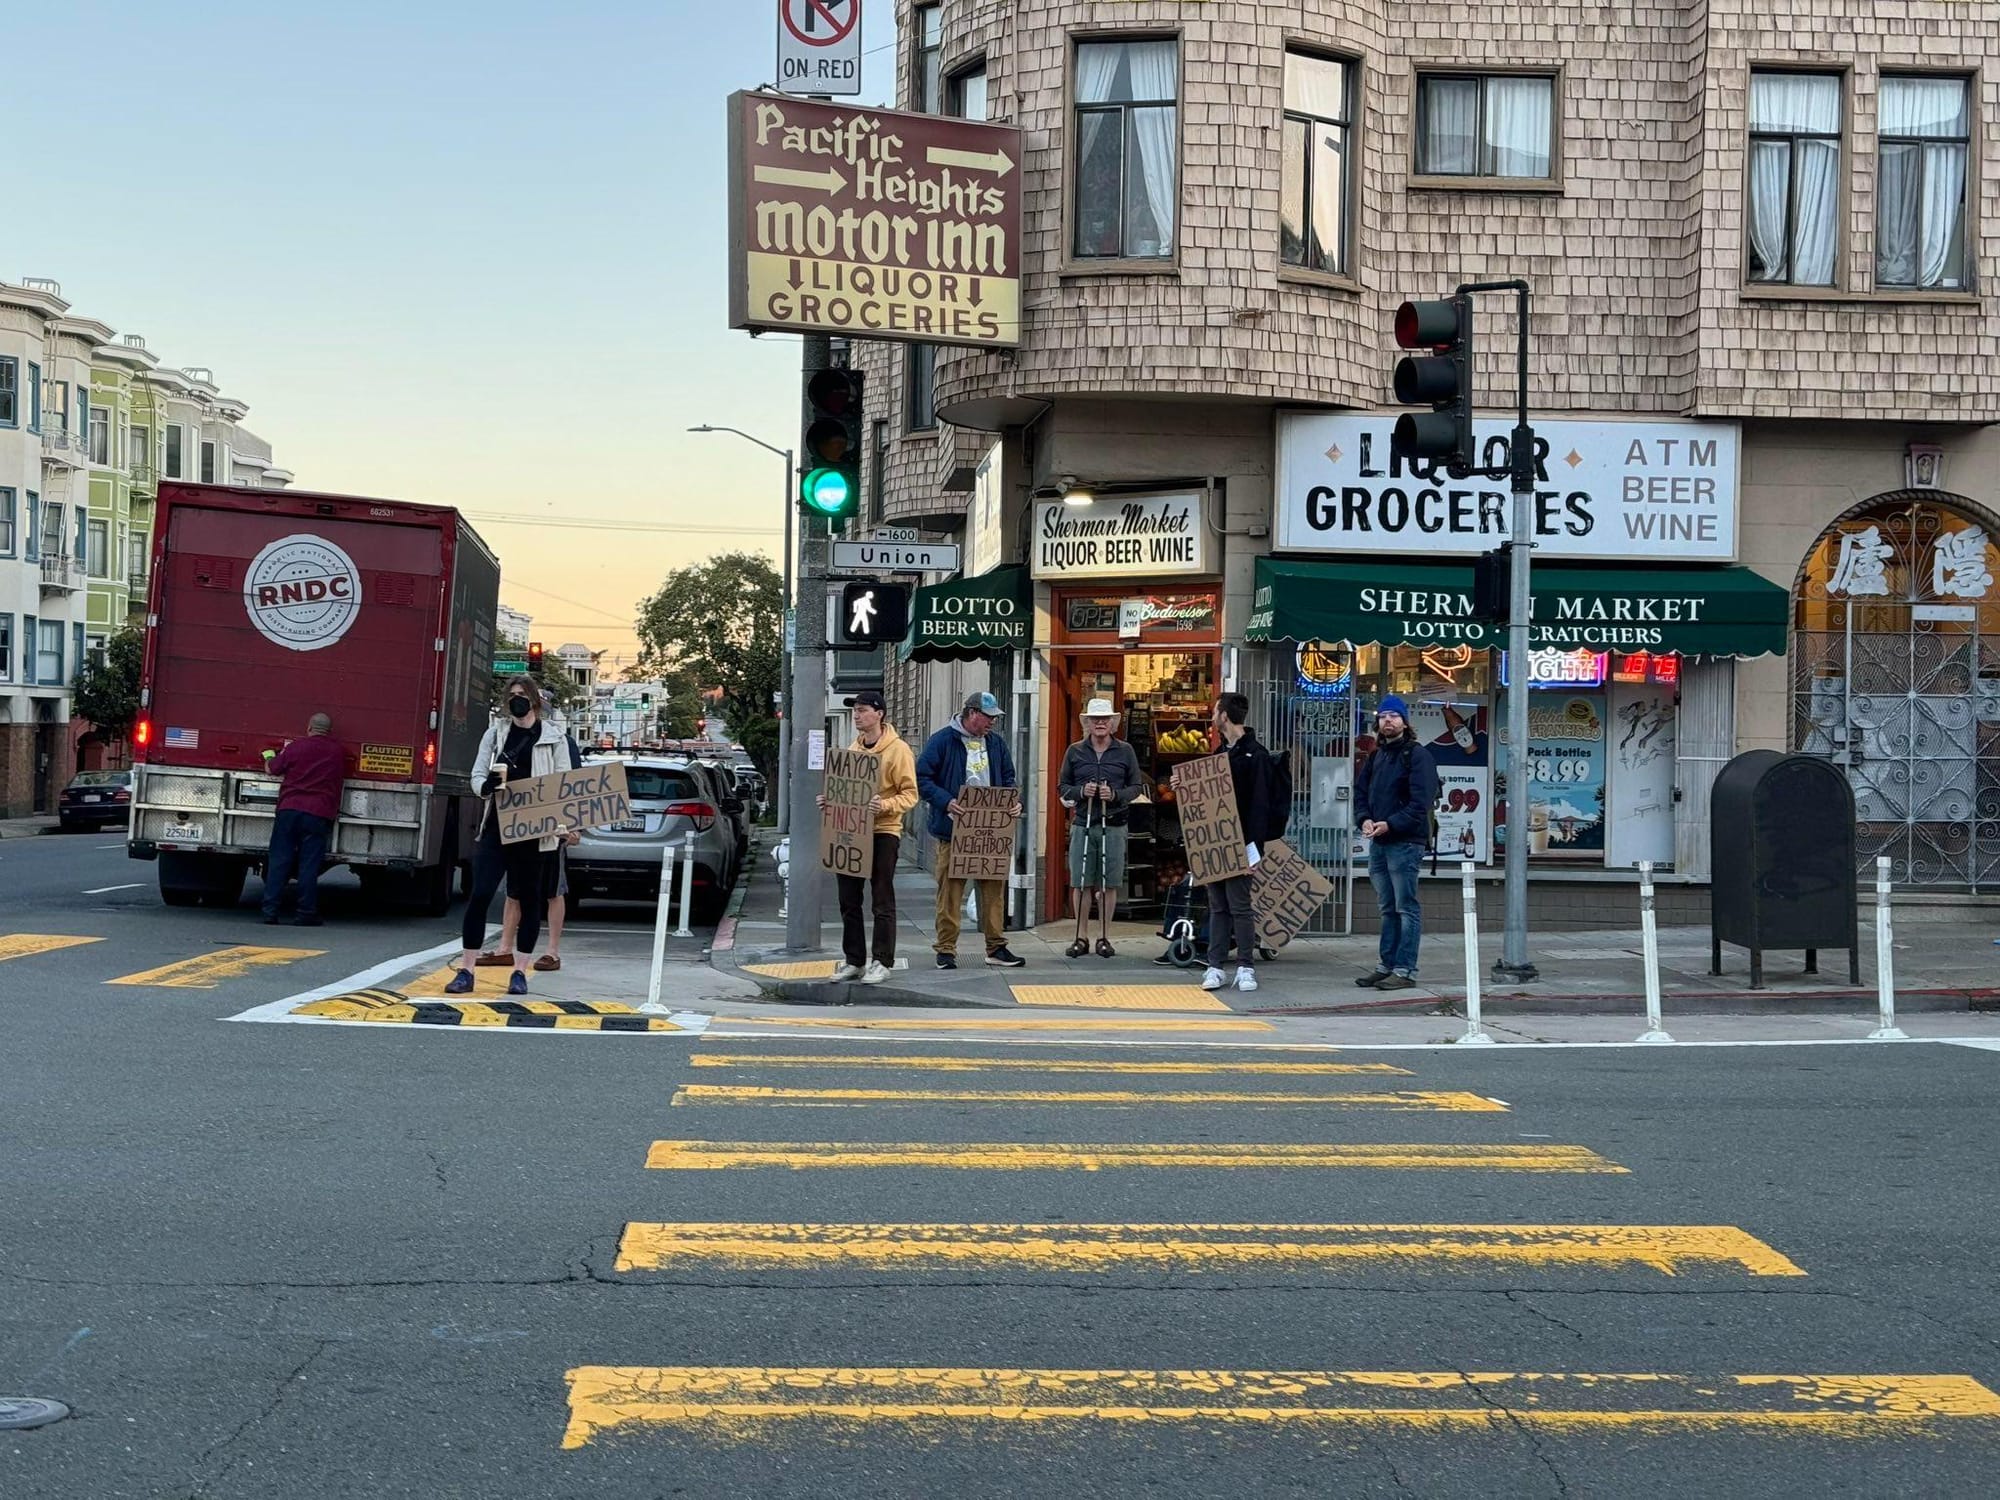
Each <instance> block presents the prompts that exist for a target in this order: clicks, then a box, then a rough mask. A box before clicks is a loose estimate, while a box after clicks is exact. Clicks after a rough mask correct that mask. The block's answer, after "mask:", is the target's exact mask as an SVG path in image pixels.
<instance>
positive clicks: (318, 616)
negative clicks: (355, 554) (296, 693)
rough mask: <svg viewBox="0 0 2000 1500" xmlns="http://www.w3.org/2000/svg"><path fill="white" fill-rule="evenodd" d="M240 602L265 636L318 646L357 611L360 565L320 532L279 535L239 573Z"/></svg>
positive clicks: (289, 645)
mask: <svg viewBox="0 0 2000 1500" xmlns="http://www.w3.org/2000/svg"><path fill="white" fill-rule="evenodd" d="M243 606H244V608H245V609H247V610H248V611H249V612H250V623H251V624H252V625H255V626H256V627H257V629H258V630H259V631H260V632H262V634H263V636H264V638H265V639H266V640H269V641H272V642H275V643H276V644H277V645H280V646H283V647H285V648H286V649H287V650H289V651H323V650H325V649H326V648H327V647H328V646H331V645H333V644H334V643H335V642H337V641H338V640H339V639H340V638H341V637H342V636H344V635H346V634H347V631H348V627H349V626H351V625H353V623H354V617H355V616H356V615H358V614H359V613H360V612H361V570H360V569H359V568H357V567H355V566H354V559H353V558H351V557H349V556H348V555H347V554H346V553H345V552H343V551H342V550H341V549H340V548H339V547H337V546H335V545H334V544H333V543H332V542H329V541H327V540H326V539H325V538H324V537H317V536H312V535H309V534H307V533H305V532H297V533H294V534H293V535H291V536H286V537H280V538H278V540H277V541H275V542H272V543H271V544H270V545H269V546H268V547H266V548H265V549H264V550H263V551H262V552H259V553H258V554H257V556H256V557H255V558H254V559H253V560H252V561H251V564H250V569H249V571H248V572H247V573H245V574H244V575H243Z"/></svg>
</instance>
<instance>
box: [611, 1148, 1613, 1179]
mask: <svg viewBox="0 0 2000 1500" xmlns="http://www.w3.org/2000/svg"><path fill="white" fill-rule="evenodd" d="M646 1165H647V1166H649V1167H657V1168H663V1169H670V1170H676V1171H699V1172H713V1171H723V1170H727V1169H731V1168H742V1167H787V1168H790V1169H791V1170H793V1171H819V1170H832V1169H837V1168H856V1167H949V1168H954V1169H957V1170H960V1171H982V1172H1097V1171H1102V1170H1104V1169H1106V1168H1109V1167H1220V1168H1228V1167H1263V1168H1269V1167H1283V1168H1293V1169H1297V1168H1348V1167H1353V1168H1361V1167H1373V1168H1380V1169H1388V1170H1393V1171H1424V1170H1431V1169H1436V1170H1460V1171H1497V1172H1621V1173H1622V1172H1624V1171H1625V1170H1626V1168H1624V1167H1621V1166H1619V1165H1618V1164H1617V1163H1616V1162H1612V1161H1607V1160H1606V1159H1605V1158H1603V1157H1601V1156H1599V1155H1598V1154H1597V1153H1596V1152H1595V1151H1592V1150H1590V1149H1589V1148H1588V1147H1584V1146H1557V1145H1549V1144H1538V1145H1533V1146H1516V1145H1501V1146H1432V1145H1424V1144H1411V1145H1380V1144H1372V1143H1370V1144H1344V1145H1343V1144H1335V1145H1306V1146H1302V1145H1289V1144H1287V1145H1273V1146H1245V1145H1208V1144H1179V1143H1176V1144H1173V1145H1091V1146H1072V1145H1047V1146H1020V1145H1014V1144H1012V1143H998V1142H996V1143H982V1144H977V1145H948V1144H944V1143H940V1142H932V1141H655V1142H653V1145H652V1148H651V1149H650V1150H649V1151H648V1152H647V1154H646Z"/></svg>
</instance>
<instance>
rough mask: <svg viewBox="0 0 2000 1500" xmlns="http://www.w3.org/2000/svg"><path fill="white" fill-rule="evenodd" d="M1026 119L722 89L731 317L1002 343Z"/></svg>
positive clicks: (908, 338)
mask: <svg viewBox="0 0 2000 1500" xmlns="http://www.w3.org/2000/svg"><path fill="white" fill-rule="evenodd" d="M1020 165H1021V132H1020V131H1019V130H1017V129H1015V128H1014V127H1013V126H1011V125H988V124H984V123H982V122H978V121H973V120H958V119H953V118H950V117H948V116H944V115H918V114H905V113H902V112H899V111H895V110H886V109H867V108H853V107H849V106H846V105H838V104H824V103H816V102H813V101H811V100H806V99H795V98H791V97H789V96H786V95H780V94H764V93H753V92H745V93H736V94H732V95H730V97H729V326H730V327H732V328H752V329H767V328H768V329H781V330H784V331H788V332H793V333H827V334H839V335H845V336H851V337H858V338H871V339H889V340H892V341H896V342H902V343H932V344H969V345H976V346H982V347H987V348H1011V347H1013V346H1014V345H1015V344H1018V343H1019V342H1020V338H1021V279H1020V278H1021V267H1020V258H1021V174H1020V171H1019V168H1020Z"/></svg>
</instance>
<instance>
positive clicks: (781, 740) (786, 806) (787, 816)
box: [688, 422, 796, 834]
mask: <svg viewBox="0 0 2000 1500" xmlns="http://www.w3.org/2000/svg"><path fill="white" fill-rule="evenodd" d="M688 431H689V432H726V433H729V434H730V435H731V436H732V437H740V438H742V439H743V441H744V442H746V443H755V444H756V445H757V446H758V447H759V448H762V449H763V450H764V451H765V452H766V453H775V454H777V455H778V457H780V458H782V459H783V460H784V461H785V488H784V499H783V503H782V505H781V506H780V509H782V510H783V511H784V513H785V557H784V578H785V600H784V605H785V613H786V614H787V615H790V614H791V612H792V471H793V466H792V450H791V449H789V448H778V447H774V446H773V445H772V444H770V443H767V442H765V441H764V440H763V439H762V438H755V437H752V436H750V434H749V433H747V432H744V431H743V430H742V429H741V428H737V427H714V426H710V425H709V424H708V423H706V422H704V423H703V424H702V425H701V426H699V427H690V428H689V429H688ZM779 628H780V629H782V628H783V627H782V626H780V627H779ZM780 645H781V646H783V648H784V649H783V655H782V657H781V658H780V665H779V668H778V680H779V681H780V682H782V683H784V685H785V703H784V709H783V712H781V713H780V714H779V715H778V832H779V833H780V834H789V833H790V832H791V831H792V795H791V794H792V713H793V704H794V703H795V701H796V698H795V696H794V694H793V692H792V653H791V648H790V647H789V646H788V645H785V643H784V642H782V641H781V642H780Z"/></svg>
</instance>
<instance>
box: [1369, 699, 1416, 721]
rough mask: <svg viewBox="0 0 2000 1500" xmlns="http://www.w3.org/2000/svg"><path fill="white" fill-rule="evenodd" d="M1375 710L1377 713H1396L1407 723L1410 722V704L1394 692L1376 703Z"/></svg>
mask: <svg viewBox="0 0 2000 1500" xmlns="http://www.w3.org/2000/svg"><path fill="white" fill-rule="evenodd" d="M1375 712H1376V713H1377V714H1394V715H1395V716H1396V717H1397V718H1399V719H1401V720H1402V721H1403V722H1404V723H1405V724H1407V723H1409V722H1410V705H1409V704H1407V703H1405V702H1404V701H1403V700H1402V699H1401V698H1398V697H1397V696H1396V695H1395V694H1394V693H1391V694H1390V695H1389V696H1388V697H1386V698H1384V699H1383V700H1382V701H1381V702H1380V703H1378V704H1376V705H1375Z"/></svg>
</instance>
